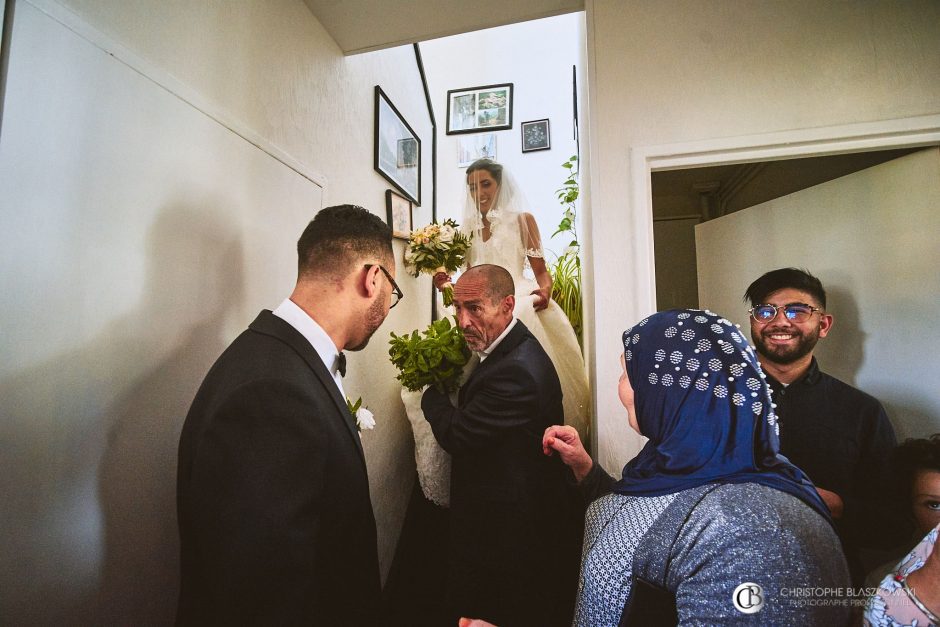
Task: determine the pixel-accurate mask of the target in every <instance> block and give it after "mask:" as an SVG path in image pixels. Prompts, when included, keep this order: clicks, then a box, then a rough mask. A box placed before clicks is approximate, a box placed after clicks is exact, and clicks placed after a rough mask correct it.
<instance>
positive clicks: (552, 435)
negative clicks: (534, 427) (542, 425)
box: [542, 425, 594, 483]
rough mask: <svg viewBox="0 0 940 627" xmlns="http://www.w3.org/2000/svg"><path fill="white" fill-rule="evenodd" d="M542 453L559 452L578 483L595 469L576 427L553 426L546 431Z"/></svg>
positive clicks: (543, 437)
mask: <svg viewBox="0 0 940 627" xmlns="http://www.w3.org/2000/svg"><path fill="white" fill-rule="evenodd" d="M542 452H543V453H545V454H546V455H552V454H554V453H555V452H557V453H558V456H559V457H561V461H562V462H564V464H565V466H568V467H569V468H571V472H573V473H574V478H575V479H576V480H577V482H578V483H581V481H583V480H584V478H585V477H586V476H587V475H588V473H589V472H591V468H593V467H594V460H592V459H591V456H590V455H588V452H587V451H586V450H585V448H584V445H583V444H582V443H581V438H580V437H578V432H577V431H576V430H575V428H574V427H567V426H564V427H563V426H560V425H552V426H551V427H549V428H548V429H546V430H545V433H544V434H543V435H542Z"/></svg>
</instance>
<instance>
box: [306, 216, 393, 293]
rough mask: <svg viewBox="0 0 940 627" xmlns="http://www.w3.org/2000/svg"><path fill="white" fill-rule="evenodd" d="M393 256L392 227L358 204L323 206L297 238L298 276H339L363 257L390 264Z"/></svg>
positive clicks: (369, 261) (348, 270)
mask: <svg viewBox="0 0 940 627" xmlns="http://www.w3.org/2000/svg"><path fill="white" fill-rule="evenodd" d="M393 258H394V256H393V254H392V231H391V229H390V228H388V225H387V224H385V222H384V221H383V220H382V219H381V218H379V217H378V216H376V215H374V214H373V213H371V212H370V211H368V210H367V209H363V208H362V207H358V206H356V205H337V206H335V207H326V208H325V209H321V210H320V211H319V212H318V213H317V215H316V216H314V218H313V220H311V221H310V224H308V225H307V228H306V229H304V232H303V234H302V235H301V236H300V239H299V240H297V275H298V277H304V276H307V277H328V278H333V279H338V278H340V277H342V276H344V275H346V274H347V273H348V272H350V271H351V270H352V269H353V266H354V265H355V264H357V263H359V262H361V261H362V260H363V259H366V260H367V263H387V262H390V261H391V260H392V259H393Z"/></svg>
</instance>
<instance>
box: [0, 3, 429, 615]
mask: <svg viewBox="0 0 940 627" xmlns="http://www.w3.org/2000/svg"><path fill="white" fill-rule="evenodd" d="M14 19H15V21H14V28H13V35H12V38H11V56H10V73H9V80H8V83H7V89H6V101H5V108H4V119H3V126H2V131H3V134H2V137H0V197H2V198H3V208H2V212H3V222H4V229H2V230H0V239H2V245H0V256H2V264H0V291H2V294H3V303H4V313H3V322H2V332H0V353H2V354H3V356H4V359H3V363H2V364H0V413H2V416H3V419H2V421H0V440H2V442H3V456H2V460H3V461H2V464H3V468H2V478H0V486H2V490H3V492H2V493H3V499H4V507H3V510H4V522H5V524H4V534H3V538H2V539H0V562H2V563H3V564H4V565H5V568H4V570H3V574H2V575H0V615H2V616H3V620H4V622H8V623H11V624H63V623H67V624H168V623H170V622H172V617H173V615H174V611H175V604H176V594H177V586H178V582H177V577H178V575H177V571H178V542H177V530H176V517H175V475H176V448H177V443H178V438H179V430H180V427H181V424H182V421H183V418H184V416H185V412H186V410H187V409H188V406H189V403H190V401H191V400H192V397H193V394H194V393H195V390H196V388H197V386H198V385H199V383H200V382H201V380H202V377H203V376H204V374H205V372H206V370H207V369H208V367H209V365H210V364H211V363H212V361H214V359H215V358H216V357H217V356H218V354H219V353H220V352H221V350H222V349H223V348H224V347H225V346H226V345H227V344H228V343H229V342H230V341H231V340H232V339H233V338H234V336H235V335H236V334H237V333H239V332H240V331H241V330H242V329H244V328H245V326H246V325H247V324H248V323H249V322H250V321H251V320H252V319H253V318H254V316H255V315H257V312H258V311H259V310H260V309H262V308H271V307H274V306H276V305H277V304H278V302H280V300H281V299H282V298H284V297H285V296H286V295H287V294H288V293H289V291H290V289H291V287H292V286H293V281H294V278H295V277H294V273H295V267H296V266H295V254H296V253H295V252H294V251H295V243H296V240H297V237H298V236H299V235H300V232H301V230H302V229H303V227H304V226H305V224H306V222H307V221H308V220H309V219H311V218H312V217H313V215H314V214H315V212H316V211H317V210H318V209H319V208H321V207H322V206H326V205H329V204H337V203H344V202H349V203H355V204H361V205H364V206H366V207H368V208H370V209H371V210H372V211H373V212H375V213H377V214H379V215H381V216H383V217H384V215H385V208H384V191H385V189H386V188H388V187H389V185H388V184H387V183H386V182H385V181H384V179H382V178H381V177H380V176H379V175H378V174H377V173H376V172H374V170H373V169H372V132H373V130H372V129H373V87H374V85H376V84H380V85H381V86H382V87H383V89H384V90H385V91H386V93H387V94H388V95H389V97H390V98H391V99H392V100H393V102H394V103H395V105H396V106H397V107H398V108H399V110H400V111H402V113H403V114H404V115H405V116H406V118H407V119H408V121H409V122H410V124H411V125H412V127H413V128H414V129H415V130H416V132H417V133H418V134H419V135H420V136H421V138H422V139H423V140H424V145H425V146H427V147H428V148H427V149H426V150H425V152H424V154H423V157H424V159H423V166H424V168H425V172H426V173H428V172H429V171H430V150H429V146H430V128H431V127H430V121H429V117H428V114H427V109H426V105H425V102H424V97H423V91H422V87H421V82H420V77H419V74H418V71H417V67H416V63H415V59H414V54H413V51H412V49H411V48H410V47H405V48H399V49H393V50H388V51H383V52H380V53H374V54H367V55H360V56H358V57H355V58H349V59H347V58H345V57H343V56H342V55H341V54H340V52H339V50H338V48H337V47H336V45H335V44H334V43H333V42H332V41H331V40H330V39H329V37H328V36H327V35H326V34H325V32H324V31H323V29H322V28H321V27H320V25H319V23H318V22H317V21H316V19H315V18H314V17H313V16H312V15H311V13H310V11H309V9H308V8H307V7H306V6H305V5H304V3H303V2H302V1H301V0H258V1H251V2H249V1H245V2H239V3H237V5H236V4H232V3H229V2H223V1H215V2H198V3H194V2H188V1H186V2H184V1H171V2H161V3H153V2H142V1H141V2H124V1H111V0H75V1H72V2H68V3H66V4H65V5H63V4H58V3H54V2H51V1H49V0H34V1H33V2H28V1H21V2H18V3H17V4H16V9H15V18H14ZM65 24H68V26H66V25H65ZM112 55H113V56H112ZM128 64H130V65H132V66H133V68H132V67H129V66H128ZM194 105H198V106H200V107H201V108H202V109H203V110H204V111H207V112H208V113H210V114H211V115H205V114H204V113H201V112H200V111H199V110H197V109H196V108H195V106H194ZM227 127H228V128H227ZM229 128H232V129H236V130H238V131H239V132H240V133H241V134H242V136H239V135H237V134H235V133H233V132H232V131H231V130H228V129H229ZM245 137H249V138H250V139H251V141H248V140H246V139H245ZM254 144H258V146H261V147H263V148H264V150H262V149H260V148H259V147H258V146H255V145H254ZM272 155H277V156H278V157H279V158H280V160H278V159H275V158H274V157H273V156H272ZM285 163H290V164H292V167H288V166H287V165H285ZM295 169H296V170H295ZM297 170H299V172H302V173H305V174H306V175H307V177H306V178H305V176H303V175H301V174H300V173H299V172H298V171H297ZM429 180H430V177H426V178H425V179H424V181H425V185H424V197H426V198H429V197H430V194H431V187H430V185H429V183H428V181H429ZM429 218H430V206H429V205H428V204H426V206H425V207H421V208H416V210H415V219H416V220H418V221H421V220H428V219H429ZM395 246H396V254H397V256H398V257H399V258H400V256H401V244H400V243H396V245H395ZM398 276H399V277H401V278H400V280H399V282H400V283H401V285H402V289H403V290H404V291H405V293H406V299H405V300H404V302H403V303H402V304H401V305H400V306H399V307H397V308H396V309H395V310H393V312H392V314H391V315H390V316H389V319H388V320H387V321H386V323H385V325H384V327H383V328H382V329H381V330H380V331H379V332H378V333H377V334H376V336H375V338H374V339H373V342H372V344H371V345H370V346H369V347H368V348H367V349H366V350H365V351H363V352H362V353H359V354H356V355H353V356H351V357H350V375H349V376H348V377H347V380H346V390H347V393H349V394H350V395H351V396H354V397H355V396H358V395H362V396H363V398H364V401H365V403H366V404H367V405H369V406H370V407H372V408H373V409H374V410H375V413H376V417H377V420H378V425H377V427H376V429H375V430H374V431H372V432H367V433H365V434H364V436H363V443H364V448H365V452H366V458H367V462H368V466H369V474H370V481H371V489H372V496H373V503H374V507H375V512H376V518H377V522H378V526H379V550H380V559H381V563H382V566H383V572H386V571H387V569H388V567H389V566H390V563H391V559H392V556H393V552H394V548H395V543H396V542H397V538H398V533H399V530H400V526H401V523H402V520H403V517H404V509H405V507H406V505H407V502H408V496H409V495H410V489H411V481H412V477H413V472H414V461H413V448H412V447H413V444H412V437H411V431H410V427H409V426H408V423H407V420H406V419H405V417H404V412H403V409H402V408H401V402H400V399H399V395H398V394H399V390H400V388H399V386H398V385H397V382H396V381H395V380H394V369H393V368H392V366H391V365H390V364H389V363H388V359H387V344H386V339H387V337H388V335H387V334H388V332H389V331H392V330H394V331H398V332H403V331H405V330H410V329H412V328H414V327H417V326H423V325H425V324H427V322H428V320H429V309H430V302H429V296H428V295H429V293H430V284H429V282H428V281H427V280H425V279H422V280H418V281H416V280H414V279H411V278H408V277H406V276H405V273H404V271H403V269H402V268H401V267H399V268H398Z"/></svg>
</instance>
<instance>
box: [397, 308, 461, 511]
mask: <svg viewBox="0 0 940 627" xmlns="http://www.w3.org/2000/svg"><path fill="white" fill-rule="evenodd" d="M389 344H391V348H390V349H389V351H388V354H389V356H390V357H391V358H392V363H393V364H395V367H396V368H398V372H399V375H398V380H399V381H401V384H402V391H401V400H402V402H403V403H404V404H405V412H406V413H407V414H408V421H409V422H410V423H411V429H412V431H413V432H414V436H415V466H416V468H417V470H418V482H419V483H420V484H421V490H422V491H423V492H424V495H425V496H426V497H427V498H428V499H429V500H430V501H432V502H434V503H437V504H438V505H440V506H441V507H448V506H449V505H450V455H448V454H447V452H446V451H445V450H444V449H442V448H441V446H440V444H438V443H437V440H436V439H435V438H434V433H433V432H432V431H431V425H430V424H428V421H427V420H425V418H424V412H423V411H422V410H421V390H422V388H424V386H426V385H434V386H436V387H437V388H438V389H439V390H441V391H442V392H446V393H450V394H451V395H452V396H453V392H454V391H455V390H456V389H457V387H458V386H459V385H460V384H461V383H462V375H463V373H464V368H465V366H467V361H468V360H469V359H470V350H469V349H468V348H467V343H466V342H465V341H464V338H463V333H461V331H460V328H459V327H457V326H456V325H452V324H451V322H450V320H449V319H447V318H444V319H441V320H437V321H436V322H432V323H431V326H429V327H428V328H427V329H426V330H425V331H424V332H423V333H420V332H419V331H413V332H412V333H411V334H410V335H400V336H399V335H395V334H394V333H392V339H391V341H390V342H389Z"/></svg>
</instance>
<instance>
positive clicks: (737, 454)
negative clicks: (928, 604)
mask: <svg viewBox="0 0 940 627" xmlns="http://www.w3.org/2000/svg"><path fill="white" fill-rule="evenodd" d="M623 345H624V353H623V355H622V357H621V365H622V366H623V374H622V376H621V378H620V385H619V395H620V400H621V402H622V403H623V405H624V407H626V409H627V414H628V419H629V422H630V425H631V426H632V427H633V428H634V429H635V430H637V431H638V432H639V433H640V434H641V435H644V436H646V437H647V438H649V441H648V442H647V444H646V446H645V447H644V448H643V449H642V450H641V451H640V453H639V454H638V455H637V456H636V457H635V458H634V459H633V460H631V461H630V462H629V463H628V464H627V465H626V466H625V467H624V469H623V475H622V477H621V479H620V480H619V481H616V480H615V479H614V478H612V477H610V476H609V475H608V474H607V473H606V472H604V471H603V470H602V469H601V468H600V467H599V466H597V465H595V464H594V463H593V461H592V460H591V458H590V457H589V456H588V454H587V452H586V451H585V449H584V447H583V446H582V445H581V442H580V440H579V439H578V437H577V433H576V432H575V431H574V430H573V429H570V428H569V427H562V426H556V427H550V428H549V429H548V430H546V432H545V436H544V438H543V447H544V450H545V453H546V454H548V455H550V454H554V453H557V454H559V455H560V456H561V458H562V460H563V461H564V462H565V463H566V464H567V465H568V466H569V467H571V469H572V471H573V472H574V475H575V478H576V479H577V480H578V482H579V487H580V489H581V491H582V494H583V495H584V496H585V498H586V500H588V501H591V500H593V503H591V505H590V507H589V508H588V512H587V516H586V520H585V538H584V554H583V559H582V564H581V578H580V582H579V590H578V609H577V613H576V619H575V623H576V624H577V625H591V626H592V627H593V626H600V625H618V624H643V625H650V624H655V623H656V622H657V620H660V621H662V622H663V623H664V624H673V625H674V624H676V623H681V624H702V625H717V624H722V625H724V624H729V623H734V624H739V623H741V624H762V625H764V624H767V625H784V624H789V625H796V624H799V625H811V624H825V625H842V624H845V623H846V622H847V621H848V620H849V610H850V606H851V600H850V599H846V598H842V599H840V601H841V602H839V603H833V602H832V596H833V595H839V594H840V592H839V591H841V594H842V595H846V594H849V590H848V586H849V585H850V584H849V577H848V571H847V569H846V565H845V559H844V557H843V555H842V551H841V548H840V544H839V540H838V537H837V536H836V534H835V532H834V531H833V529H832V525H831V521H830V519H829V513H828V509H827V508H826V506H825V504H824V503H823V501H822V500H821V499H820V497H819V495H818V494H817V492H816V490H815V488H814V487H813V484H812V483H811V482H810V480H809V478H808V477H807V476H806V475H805V474H804V473H803V472H802V471H801V470H800V469H799V468H797V467H795V466H793V465H792V464H791V463H790V462H789V461H788V460H787V459H786V458H785V457H783V456H781V455H780V454H779V444H778V437H777V436H778V426H777V418H776V416H775V414H774V411H773V403H772V400H771V397H770V390H769V388H768V386H767V384H766V383H765V382H764V374H763V373H762V372H761V368H760V364H759V363H758V361H757V358H756V355H755V354H754V351H753V350H752V349H751V347H750V346H749V345H748V343H747V340H746V339H745V338H744V335H743V334H742V333H740V331H739V330H738V329H737V328H736V327H735V326H734V325H732V324H731V323H730V322H728V321H727V320H725V319H724V318H721V317H719V316H717V315H715V314H713V313H711V312H708V311H697V310H673V311H667V312H662V313H657V314H655V315H652V316H650V317H649V318H647V319H645V320H643V321H642V322H640V323H638V324H637V325H635V326H634V327H631V328H629V329H627V330H626V331H625V332H624V334H623ZM598 497H600V498H598ZM594 499H596V500H594ZM823 589H828V591H826V590H823ZM821 597H826V600H825V601H821Z"/></svg>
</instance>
